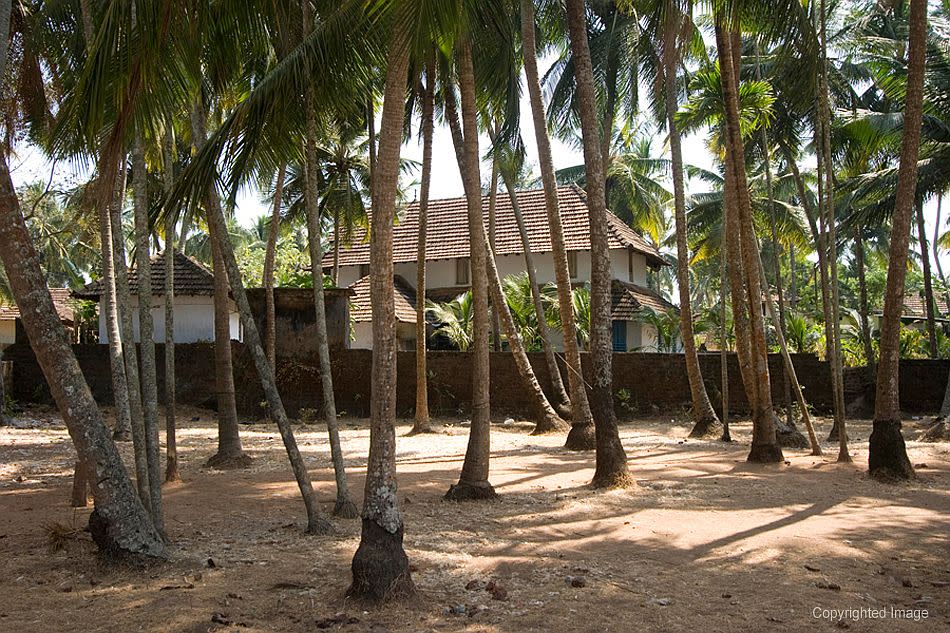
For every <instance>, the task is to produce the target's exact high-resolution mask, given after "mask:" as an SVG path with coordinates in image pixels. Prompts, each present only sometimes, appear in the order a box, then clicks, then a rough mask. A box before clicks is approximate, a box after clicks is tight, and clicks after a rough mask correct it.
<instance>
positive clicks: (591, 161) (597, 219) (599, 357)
mask: <svg viewBox="0 0 950 633" xmlns="http://www.w3.org/2000/svg"><path fill="white" fill-rule="evenodd" d="M566 6H567V23H568V34H569V36H570V40H571V50H572V52H573V53H574V64H575V76H576V80H577V94H578V99H579V104H580V119H581V133H582V136H583V142H584V165H585V168H586V172H587V204H588V211H589V216H590V243H591V244H590V245H591V293H590V294H591V318H590V320H591V326H590V329H591V344H590V349H591V365H592V366H593V370H594V376H593V385H592V387H591V410H592V413H593V416H594V428H595V434H596V444H597V465H596V468H595V471H594V478H593V481H592V482H591V483H592V485H593V486H594V487H615V486H626V485H629V484H630V483H631V482H632V479H631V477H630V472H629V470H628V469H627V454H626V452H625V451H624V449H623V444H622V443H621V442H620V433H619V430H618V428H617V417H616V414H615V413H614V402H613V368H612V366H611V364H612V361H613V345H612V342H611V315H610V251H609V245H608V242H607V200H606V197H605V196H606V194H605V191H604V187H605V183H606V180H605V172H604V164H603V155H602V153H601V149H602V147H601V145H600V133H599V129H600V125H599V123H598V121H597V96H596V93H595V89H594V70H593V65H592V62H591V57H590V48H589V45H588V42H587V17H586V11H585V2H584V0H567V2H566Z"/></svg>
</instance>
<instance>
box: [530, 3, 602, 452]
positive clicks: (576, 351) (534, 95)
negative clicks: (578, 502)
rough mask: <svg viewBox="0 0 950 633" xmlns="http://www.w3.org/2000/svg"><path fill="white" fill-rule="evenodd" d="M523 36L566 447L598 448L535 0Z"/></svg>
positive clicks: (572, 448) (578, 448) (573, 448)
mask: <svg viewBox="0 0 950 633" xmlns="http://www.w3.org/2000/svg"><path fill="white" fill-rule="evenodd" d="M521 37H522V40H523V47H522V48H523V49H524V51H525V55H524V68H525V77H526V78H527V84H528V97H529V101H530V104H531V119H532V122H533V124H534V136H535V142H536V143H537V146H538V164H539V166H540V168H541V182H542V186H543V187H544V207H545V210H546V212H547V215H548V225H549V227H550V230H551V256H552V259H553V260H554V275H555V280H556V281H557V297H558V310H559V312H560V315H561V333H562V335H563V338H564V356H565V359H566V361H567V379H568V387H569V388H570V393H571V410H572V416H571V418H572V419H571V431H570V433H569V434H568V436H567V443H566V447H567V448H568V449H571V450H590V449H592V448H594V418H593V415H592V414H591V410H590V404H589V403H588V401H587V388H586V385H585V382H584V373H583V371H582V369H581V354H580V347H579V346H578V344H577V331H576V327H575V321H574V304H573V302H572V301H571V274H570V269H569V268H568V264H567V249H566V248H565V246H564V228H563V225H562V224H561V211H560V208H559V206H558V199H557V179H556V178H555V176H554V160H553V158H552V156H551V139H550V138H548V128H547V118H546V116H545V114H544V100H543V99H542V98H541V83H540V75H539V73H538V59H537V57H536V53H535V51H536V50H537V48H536V43H535V27H534V3H533V2H532V0H521Z"/></svg>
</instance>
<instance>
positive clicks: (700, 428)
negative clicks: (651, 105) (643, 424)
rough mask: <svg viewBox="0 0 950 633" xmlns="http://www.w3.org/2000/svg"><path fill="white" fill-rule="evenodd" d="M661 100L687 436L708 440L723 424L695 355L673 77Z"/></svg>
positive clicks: (668, 67)
mask: <svg viewBox="0 0 950 633" xmlns="http://www.w3.org/2000/svg"><path fill="white" fill-rule="evenodd" d="M664 66H665V69H664V72H665V73H668V74H672V73H675V67H674V66H673V64H665V65H664ZM663 92H664V97H665V98H664V101H665V104H666V125H667V129H668V130H669V138H670V156H671V158H672V164H673V202H674V204H673V206H674V209H675V218H676V258H677V259H676V282H677V286H678V288H679V295H680V323H681V324H682V325H681V327H682V330H683V355H684V357H685V360H686V377H687V378H688V379H689V391H690V396H691V399H692V402H693V429H692V430H691V431H690V433H689V436H690V437H710V436H715V435H718V434H719V433H720V431H721V427H722V423H721V422H720V421H719V418H718V417H716V411H715V409H713V406H712V403H711V402H710V401H709V394H708V393H707V392H706V385H705V384H703V373H702V369H701V368H700V366H699V355H698V354H697V352H696V338H695V336H694V335H693V306H692V304H691V301H690V292H689V245H688V243H687V235H686V231H687V224H686V187H685V185H686V183H685V178H684V175H683V148H682V143H681V139H680V133H679V129H677V127H676V121H675V115H676V109H677V105H676V86H675V77H670V76H664V78H663Z"/></svg>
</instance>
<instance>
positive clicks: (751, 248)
mask: <svg viewBox="0 0 950 633" xmlns="http://www.w3.org/2000/svg"><path fill="white" fill-rule="evenodd" d="M735 40H738V33H736V32H733V33H731V34H729V33H726V32H725V30H724V25H723V22H722V16H721V15H720V14H717V15H716V44H717V49H718V50H719V56H720V57H719V59H720V64H719V65H720V72H721V74H722V84H723V96H724V99H725V105H726V131H727V136H728V144H727V160H729V161H730V162H731V163H732V179H733V184H734V187H735V193H736V200H737V201H738V204H737V205H736V210H737V214H736V215H737V216H738V217H737V218H736V220H737V224H738V229H739V231H738V237H739V248H740V252H739V255H740V257H738V258H735V261H736V262H741V264H740V266H741V269H740V270H739V271H736V272H739V273H740V274H741V276H742V279H743V282H744V283H743V284H742V285H743V286H744V289H745V292H746V296H745V298H746V300H747V305H746V308H747V310H748V316H749V325H750V329H749V339H750V340H749V342H750V347H749V353H750V357H751V362H752V370H753V371H752V372H751V373H752V376H751V378H752V380H753V384H752V385H749V384H748V383H746V391H747V392H749V391H751V392H752V393H753V394H754V397H752V398H750V399H749V401H750V403H751V404H752V407H753V408H752V425H753V426H752V450H751V451H750V453H749V457H748V461H750V462H759V463H770V462H781V461H783V459H784V457H783V456H782V449H781V448H780V447H779V444H778V441H777V437H776V432H775V424H774V418H775V414H774V412H773V411H772V394H771V384H770V382H769V366H768V349H767V347H766V342H765V325H764V322H763V318H762V310H761V301H762V284H761V279H760V276H759V267H758V262H757V260H758V258H759V253H758V249H757V244H756V240H755V232H754V226H753V222H752V206H751V201H750V199H749V188H748V184H747V180H746V175H745V164H744V162H743V157H744V155H745V154H744V148H743V141H742V136H741V132H740V126H739V97H738V94H739V92H738V89H739V88H738V80H739V77H738V72H737V71H736V66H737V65H738V62H739V55H740V52H739V50H740V49H739V46H737V45H736V43H735ZM733 294H734V295H735V293H733ZM736 303H738V301H736V299H735V298H734V300H733V305H735V304H736ZM740 340H741V339H740ZM750 387H752V388H751V389H750Z"/></svg>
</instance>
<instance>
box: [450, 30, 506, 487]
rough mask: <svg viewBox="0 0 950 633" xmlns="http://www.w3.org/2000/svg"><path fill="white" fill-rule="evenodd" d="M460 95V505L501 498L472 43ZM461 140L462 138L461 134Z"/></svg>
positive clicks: (461, 63)
mask: <svg viewBox="0 0 950 633" xmlns="http://www.w3.org/2000/svg"><path fill="white" fill-rule="evenodd" d="M458 67H459V71H458V72H459V93H460V96H461V114H462V117H461V120H462V130H461V133H462V139H461V140H462V143H461V147H462V153H461V158H462V160H460V161H459V169H460V170H461V172H462V181H463V184H464V185H465V197H466V199H467V202H468V231H469V236H470V239H469V244H470V245H471V247H470V261H471V268H472V271H471V278H472V300H473V302H474V313H475V314H474V318H473V323H472V345H471V349H470V352H469V353H470V354H471V356H472V425H471V427H470V429H469V435H468V447H467V448H466V450H465V460H464V462H463V463H462V472H461V474H460V475H459V481H458V483H457V484H455V485H453V486H452V487H451V488H449V491H448V492H447V493H446V495H445V497H446V498H447V499H452V500H455V501H462V500H468V499H490V498H493V497H495V496H496V493H495V489H494V488H493V487H492V485H491V483H489V481H488V473H489V462H490V457H491V403H490V400H489V386H490V384H489V381H490V378H489V336H490V334H491V322H490V317H489V310H488V262H487V259H488V258H487V255H488V253H489V248H488V242H487V240H486V233H485V223H484V221H483V218H482V197H481V191H480V181H481V178H480V176H479V167H478V161H479V155H478V123H477V121H476V110H475V71H474V68H473V65H472V47H471V42H470V41H469V40H468V39H465V40H464V41H463V42H462V43H461V44H460V46H459V52H458ZM456 136H457V135H456Z"/></svg>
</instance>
